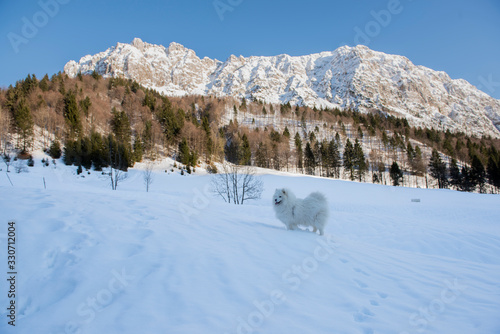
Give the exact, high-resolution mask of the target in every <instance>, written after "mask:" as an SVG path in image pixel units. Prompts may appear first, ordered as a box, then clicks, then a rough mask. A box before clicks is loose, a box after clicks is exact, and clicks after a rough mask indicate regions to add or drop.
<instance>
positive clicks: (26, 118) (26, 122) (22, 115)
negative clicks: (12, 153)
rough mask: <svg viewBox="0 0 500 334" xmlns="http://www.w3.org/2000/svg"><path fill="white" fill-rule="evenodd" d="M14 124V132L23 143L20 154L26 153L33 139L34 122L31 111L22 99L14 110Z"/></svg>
mask: <svg viewBox="0 0 500 334" xmlns="http://www.w3.org/2000/svg"><path fill="white" fill-rule="evenodd" d="M14 123H15V125H16V131H17V133H18V134H19V136H20V137H21V140H22V142H23V144H22V145H23V149H22V152H23V153H26V152H27V150H28V147H29V145H30V143H31V139H32V137H33V126H34V124H35V123H34V121H33V118H32V117H31V111H30V108H29V107H28V104H27V103H26V100H25V99H24V98H21V99H20V100H19V103H18V104H17V106H16V107H15V109H14Z"/></svg>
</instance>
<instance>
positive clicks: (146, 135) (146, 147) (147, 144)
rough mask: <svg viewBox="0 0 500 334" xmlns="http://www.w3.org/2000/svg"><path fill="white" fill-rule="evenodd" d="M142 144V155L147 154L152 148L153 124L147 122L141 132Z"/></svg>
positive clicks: (149, 121)
mask: <svg viewBox="0 0 500 334" xmlns="http://www.w3.org/2000/svg"><path fill="white" fill-rule="evenodd" d="M142 143H143V151H144V153H148V152H149V151H151V149H152V148H153V123H152V122H151V120H147V121H146V122H145V123H144V130H143V131H142Z"/></svg>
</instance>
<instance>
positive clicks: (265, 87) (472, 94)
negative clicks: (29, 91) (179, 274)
mask: <svg viewBox="0 0 500 334" xmlns="http://www.w3.org/2000/svg"><path fill="white" fill-rule="evenodd" d="M94 70H95V71H97V72H98V73H99V74H101V75H103V76H105V77H125V78H129V79H134V80H136V81H137V82H139V83H140V84H142V85H144V86H146V87H150V88H153V89H156V90H158V91H160V92H162V93H164V94H166V95H185V94H200V95H216V96H234V97H240V98H242V97H245V98H247V99H259V100H262V101H265V102H270V103H287V102H290V103H291V104H300V105H307V106H311V107H312V106H317V107H323V106H325V107H330V108H332V107H339V108H347V107H350V108H352V109H355V110H358V111H360V112H368V111H371V110H381V111H383V112H385V113H387V114H391V115H395V116H399V117H406V118H407V119H408V121H409V122H410V124H413V125H417V126H428V127H434V128H440V129H450V130H451V131H463V132H467V133H468V134H475V135H491V136H494V137H500V101H499V100H496V99H494V98H492V97H490V96H488V95H487V94H486V93H483V92H481V91H480V90H478V89H476V88H475V87H474V86H472V85H471V84H470V83H468V82H467V81H465V80H462V79H458V80H453V79H451V78H450V77H449V76H448V75H447V74H446V73H444V72H438V71H434V70H431V69H429V68H426V67H424V66H416V65H414V64H413V63H412V62H411V61H409V60H408V59H407V58H405V57H402V56H397V55H388V54H385V53H382V52H376V51H373V50H370V49H369V48H367V47H365V46H356V47H348V46H344V47H340V48H338V49H336V50H335V51H331V52H330V51H328V52H322V53H317V54H311V55H306V56H299V57H291V56H288V55H279V56H274V57H248V58H245V57H241V56H240V57H236V56H230V57H229V58H228V59H227V60H226V61H224V62H221V61H219V60H213V59H210V58H207V57H205V58H203V59H200V58H199V57H198V56H196V53H195V52H194V51H193V50H190V49H188V48H185V47H184V46H182V45H180V44H177V43H171V44H170V45H169V47H168V48H165V47H164V46H161V45H153V44H149V43H145V42H143V41H141V40H140V39H138V38H136V39H134V40H133V41H132V43H130V44H123V43H117V44H116V46H114V47H111V48H109V49H108V50H106V51H104V52H101V53H98V54H96V55H93V56H91V55H87V56H85V57H83V58H81V59H80V61H79V62H75V61H73V60H72V61H69V62H68V63H67V64H66V65H65V66H64V71H65V72H66V73H67V74H68V75H69V76H76V75H77V74H78V72H81V73H83V74H87V73H91V72H92V71H94Z"/></svg>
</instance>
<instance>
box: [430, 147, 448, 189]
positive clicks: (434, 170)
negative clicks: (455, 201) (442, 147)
mask: <svg viewBox="0 0 500 334" xmlns="http://www.w3.org/2000/svg"><path fill="white" fill-rule="evenodd" d="M429 169H430V175H431V176H432V177H433V178H435V179H436V180H437V181H438V187H439V188H440V189H442V188H447V187H448V176H447V173H446V163H445V162H444V161H442V160H441V156H440V155H439V152H438V151H437V150H436V149H433V150H432V155H431V159H430V161H429Z"/></svg>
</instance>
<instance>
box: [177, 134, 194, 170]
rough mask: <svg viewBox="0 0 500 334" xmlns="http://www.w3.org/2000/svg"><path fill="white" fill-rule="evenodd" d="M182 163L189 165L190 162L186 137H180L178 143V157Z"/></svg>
mask: <svg viewBox="0 0 500 334" xmlns="http://www.w3.org/2000/svg"><path fill="white" fill-rule="evenodd" d="M178 161H180V162H181V163H183V164H184V165H189V164H190V163H191V152H190V150H189V145H188V143H187V140H186V138H182V140H181V142H180V143H179V159H178Z"/></svg>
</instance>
